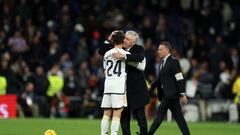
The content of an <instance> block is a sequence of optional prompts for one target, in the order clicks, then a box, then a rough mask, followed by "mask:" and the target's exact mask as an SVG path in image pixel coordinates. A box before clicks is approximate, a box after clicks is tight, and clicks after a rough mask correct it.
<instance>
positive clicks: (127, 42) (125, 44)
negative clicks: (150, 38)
mask: <svg viewBox="0 0 240 135" xmlns="http://www.w3.org/2000/svg"><path fill="white" fill-rule="evenodd" d="M133 45H134V44H133V38H132V37H131V36H130V35H125V38H124V41H123V47H124V48H126V49H129V48H131V47H132V46H133Z"/></svg>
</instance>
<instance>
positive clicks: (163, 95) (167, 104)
mask: <svg viewBox="0 0 240 135" xmlns="http://www.w3.org/2000/svg"><path fill="white" fill-rule="evenodd" d="M171 48H172V47H171V44H170V43H169V42H166V41H163V42H161V43H160V45H159V48H158V54H159V56H160V57H161V59H162V61H161V64H160V72H159V76H158V78H157V79H156V80H155V81H154V82H153V83H152V84H151V87H150V90H153V89H154V88H156V87H157V88H158V98H159V100H160V101H161V104H160V106H159V108H158V112H157V116H156V118H155V120H154V121H153V123H152V125H151V127H150V130H149V132H148V134H149V135H153V134H154V132H155V131H156V130H157V128H158V127H159V126H160V124H161V122H162V121H163V119H164V115H165V114H166V112H167V110H168V109H170V111H171V112H172V114H173V117H174V118H175V120H176V122H177V124H178V126H179V128H180V130H181V132H182V134H183V135H190V132H189V129H188V126H187V123H186V121H185V119H184V117H183V113H182V110H181V106H180V102H179V98H180V101H181V102H182V103H183V104H187V102H188V100H187V97H186V94H185V84H184V78H183V75H182V73H181V68H180V64H179V61H178V60H177V59H176V58H174V57H173V56H172V55H171V54H170V50H171Z"/></svg>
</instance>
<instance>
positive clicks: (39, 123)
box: [0, 119, 240, 135]
mask: <svg viewBox="0 0 240 135" xmlns="http://www.w3.org/2000/svg"><path fill="white" fill-rule="evenodd" d="M100 122H101V120H87V119H0V135H43V134H44V131H45V130H47V129H53V130H55V131H56V132H57V134H58V135H100ZM151 123H152V122H149V123H148V125H149V126H150V124H151ZM188 125H189V128H190V131H191V134H192V135H239V134H240V124H228V123H213V122H211V123H188ZM131 130H132V135H136V133H135V132H136V131H137V123H136V121H133V122H132V123H131ZM119 135H121V131H119ZM155 135H181V132H180V131H179V129H178V127H177V124H176V123H175V122H170V123H169V122H163V123H162V125H161V127H160V128H159V129H158V130H157V133H155Z"/></svg>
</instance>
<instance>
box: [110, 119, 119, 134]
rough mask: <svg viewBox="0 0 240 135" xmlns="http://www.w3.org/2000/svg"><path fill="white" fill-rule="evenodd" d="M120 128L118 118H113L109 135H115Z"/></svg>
mask: <svg viewBox="0 0 240 135" xmlns="http://www.w3.org/2000/svg"><path fill="white" fill-rule="evenodd" d="M119 126H120V118H117V117H113V119H112V125H111V135H117V133H118V129H119Z"/></svg>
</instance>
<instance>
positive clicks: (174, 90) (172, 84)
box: [151, 56, 185, 101]
mask: <svg viewBox="0 0 240 135" xmlns="http://www.w3.org/2000/svg"><path fill="white" fill-rule="evenodd" d="M177 73H181V68H180V64H179V61H178V60H177V59H176V58H174V57H173V56H169V57H168V58H167V60H166V62H165V64H164V67H163V68H162V69H161V70H160V72H159V76H158V78H157V79H156V80H155V81H154V82H153V83H152V84H151V90H153V89H154V88H156V87H157V89H158V99H159V100H160V101H161V100H162V99H163V98H165V99H178V98H179V97H180V93H185V82H184V79H181V80H179V81H177V80H176V78H175V75H176V74H177Z"/></svg>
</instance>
